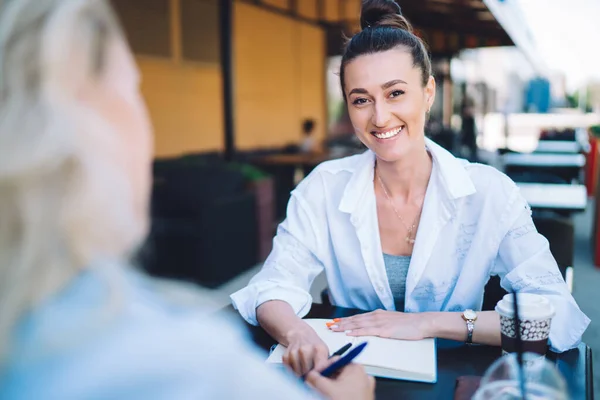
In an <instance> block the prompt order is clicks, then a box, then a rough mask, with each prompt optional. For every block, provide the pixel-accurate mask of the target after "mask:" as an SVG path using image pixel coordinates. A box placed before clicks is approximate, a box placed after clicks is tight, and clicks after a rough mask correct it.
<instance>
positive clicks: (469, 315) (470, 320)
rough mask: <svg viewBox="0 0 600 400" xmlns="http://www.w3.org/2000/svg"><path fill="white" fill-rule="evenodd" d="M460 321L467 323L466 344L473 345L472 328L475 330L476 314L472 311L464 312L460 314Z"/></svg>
mask: <svg viewBox="0 0 600 400" xmlns="http://www.w3.org/2000/svg"><path fill="white" fill-rule="evenodd" d="M462 319H464V320H465V322H466V323H467V341H466V343H467V344H471V343H473V328H475V321H476V320H477V313H476V312H475V311H473V310H465V311H464V312H463V313H462Z"/></svg>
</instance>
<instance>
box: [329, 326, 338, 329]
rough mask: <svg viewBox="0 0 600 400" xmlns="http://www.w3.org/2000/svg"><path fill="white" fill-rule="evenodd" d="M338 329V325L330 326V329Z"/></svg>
mask: <svg viewBox="0 0 600 400" xmlns="http://www.w3.org/2000/svg"><path fill="white" fill-rule="evenodd" d="M337 328H338V326H337V325H330V326H329V329H337Z"/></svg>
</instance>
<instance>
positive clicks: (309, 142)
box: [300, 119, 319, 153]
mask: <svg viewBox="0 0 600 400" xmlns="http://www.w3.org/2000/svg"><path fill="white" fill-rule="evenodd" d="M314 131H315V120H314V119H305V120H304V121H303V122H302V136H303V138H302V143H301V144H300V152H301V153H316V152H318V151H319V143H317V139H316V138H315V134H314Z"/></svg>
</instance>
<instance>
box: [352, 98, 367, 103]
mask: <svg viewBox="0 0 600 400" xmlns="http://www.w3.org/2000/svg"><path fill="white" fill-rule="evenodd" d="M366 102H367V99H363V98H361V97H359V98H358V99H354V101H353V102H352V104H354V105H361V104H365V103H366Z"/></svg>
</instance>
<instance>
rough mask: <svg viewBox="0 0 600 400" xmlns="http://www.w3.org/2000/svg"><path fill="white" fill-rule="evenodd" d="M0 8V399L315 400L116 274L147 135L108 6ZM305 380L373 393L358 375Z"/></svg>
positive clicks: (212, 326)
mask: <svg viewBox="0 0 600 400" xmlns="http://www.w3.org/2000/svg"><path fill="white" fill-rule="evenodd" d="M0 3H2V6H3V8H2V9H1V10H0V398H3V399H11V398H19V399H29V398H31V399H40V398H44V399H54V398H56V399H71V398H73V399H75V398H77V399H79V398H111V399H113V398H132V397H135V398H169V399H185V398H227V399H234V398H265V399H266V398H281V393H285V395H284V396H285V398H287V399H302V398H309V397H311V398H312V397H315V396H317V394H316V392H313V391H311V390H309V389H308V388H306V387H304V386H301V385H300V384H298V383H296V382H295V381H294V380H292V379H291V378H289V377H287V376H285V375H279V374H276V373H275V372H274V371H271V370H269V369H267V368H266V367H265V366H264V364H263V362H262V360H261V358H260V356H259V354H258V353H257V351H256V350H254V349H253V348H251V347H250V345H249V344H248V341H247V338H246V337H245V336H244V335H241V334H240V333H239V330H238V329H236V328H235V327H234V326H232V325H231V323H230V322H228V321H223V320H221V319H217V318H216V317H214V316H209V315H208V314H207V313H206V312H203V311H202V310H203V308H200V307H191V306H190V304H189V303H182V302H180V301H175V300H174V299H173V298H172V297H169V298H166V297H165V296H162V295H161V294H159V293H158V291H157V288H158V286H157V284H156V283H154V281H151V280H150V279H149V278H146V277H144V276H142V275H141V274H138V273H136V272H135V271H134V270H133V269H132V268H130V267H129V266H128V259H129V256H130V255H131V254H132V253H133V252H135V250H136V248H137V247H138V246H139V245H140V244H141V243H142V242H143V240H144V237H145V235H146V232H147V228H148V197H149V187H150V182H151V181H150V179H151V178H150V163H151V157H152V134H151V128H150V123H149V119H148V115H147V112H146V109H145V106H144V102H143V101H142V98H141V96H140V91H139V82H140V77H139V74H138V71H137V69H136V68H135V63H134V60H133V57H132V55H131V53H130V51H129V49H128V48H127V45H126V42H125V40H124V38H123V34H122V32H121V30H120V28H119V25H118V23H117V21H116V18H115V16H114V15H113V12H112V10H111V8H110V7H109V5H108V4H107V3H106V2H105V1H104V0H4V1H2V2H0ZM181 293H183V292H181ZM179 298H181V296H179ZM193 298H195V299H196V298H197V299H198V300H201V299H202V297H200V296H199V295H197V294H195V295H194V296H193ZM196 303H202V301H198V302H196ZM232 382H235V384H234V385H232V384H231V383H232ZM309 382H310V383H311V384H312V385H313V386H315V387H317V389H319V390H320V391H321V392H322V394H324V395H325V396H327V397H331V398H360V399H366V398H372V396H373V387H374V383H373V380H372V378H369V377H367V376H366V375H365V374H364V371H363V370H362V369H361V368H359V367H357V366H352V367H350V368H347V369H345V370H344V371H343V373H342V374H341V375H340V376H339V377H338V378H337V379H336V380H329V379H325V378H323V377H321V376H320V375H319V374H317V373H315V372H314V371H313V373H312V374H311V375H310V376H309ZM345 391H346V392H345Z"/></svg>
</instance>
